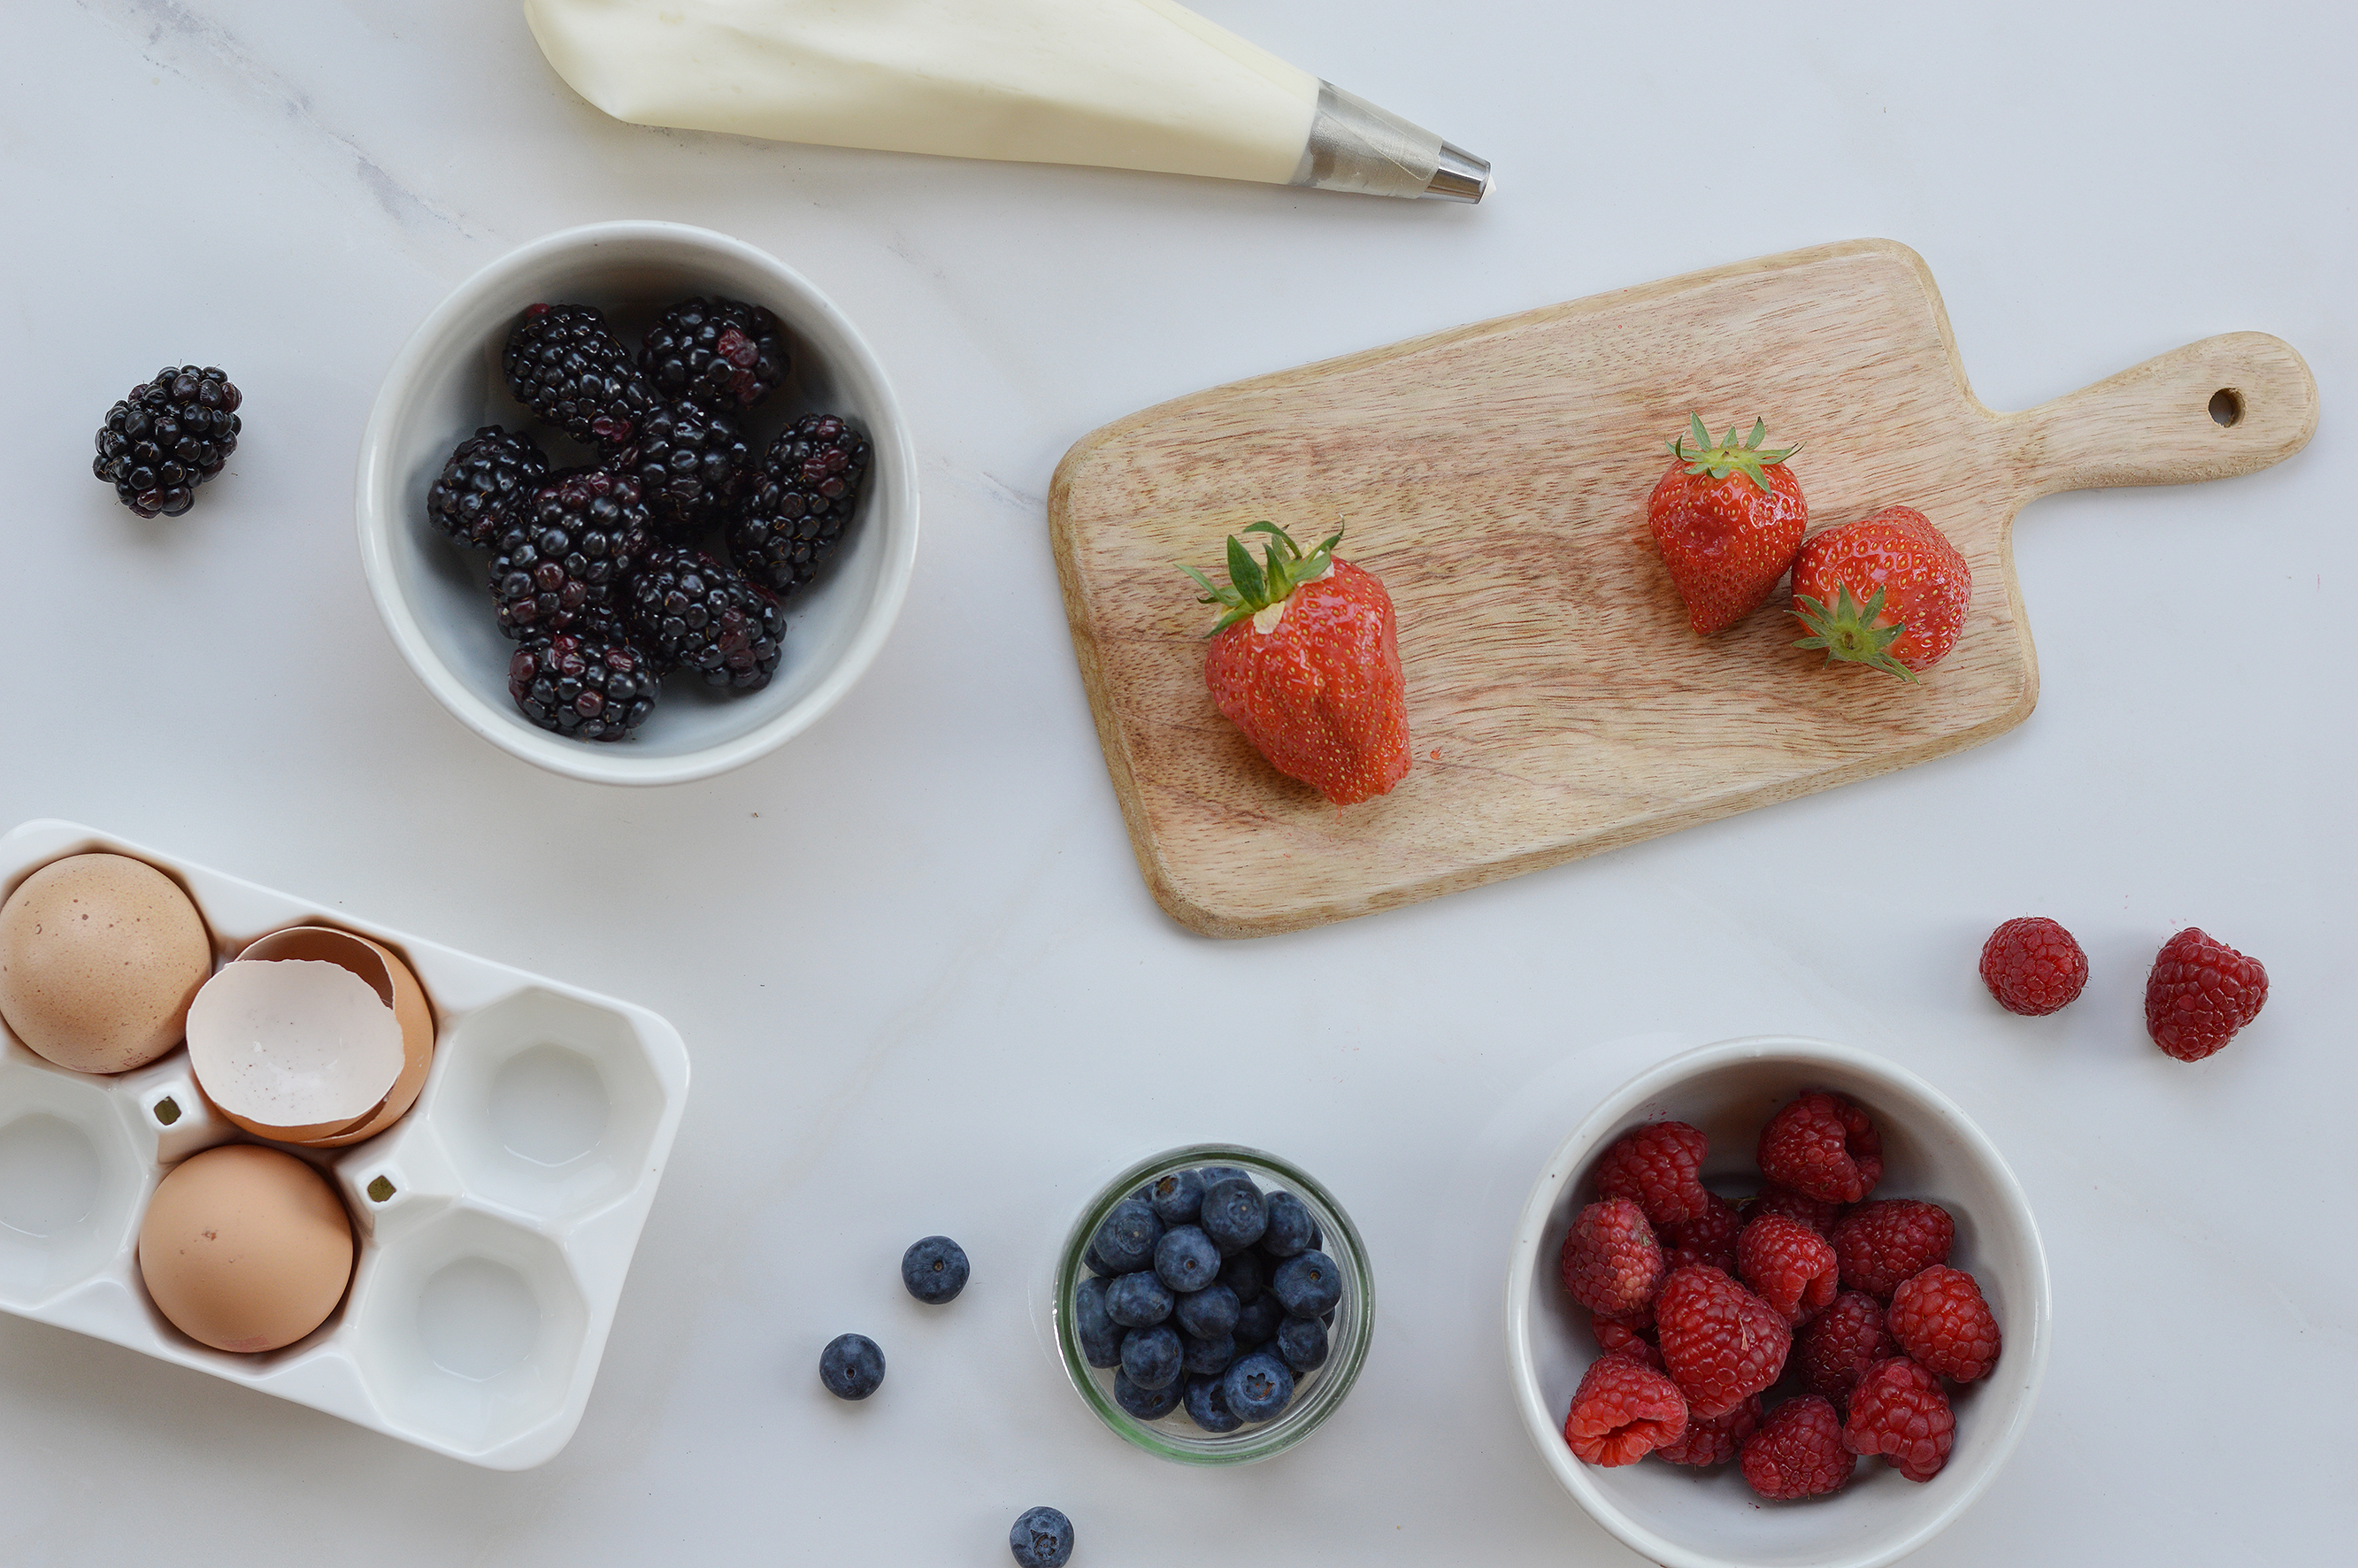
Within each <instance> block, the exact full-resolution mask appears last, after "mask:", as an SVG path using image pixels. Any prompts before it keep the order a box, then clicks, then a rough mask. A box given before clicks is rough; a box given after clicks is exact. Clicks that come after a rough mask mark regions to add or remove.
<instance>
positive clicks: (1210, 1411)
mask: <svg viewBox="0 0 2358 1568" xmlns="http://www.w3.org/2000/svg"><path fill="white" fill-rule="evenodd" d="M1185 1398H1186V1401H1187V1419H1188V1420H1189V1421H1192V1422H1195V1424H1196V1425H1197V1426H1200V1427H1202V1428H1203V1429H1204V1430H1205V1431H1206V1432H1213V1433H1219V1432H1234V1431H1236V1429H1237V1428H1238V1427H1240V1426H1242V1425H1244V1421H1243V1419H1242V1418H1241V1417H1239V1416H1238V1414H1237V1412H1236V1411H1232V1410H1230V1409H1229V1408H1228V1396H1227V1395H1225V1394H1223V1393H1221V1392H1220V1379H1217V1378H1190V1379H1187V1391H1186V1396H1185Z"/></svg>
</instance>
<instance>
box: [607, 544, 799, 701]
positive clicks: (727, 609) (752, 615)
mask: <svg viewBox="0 0 2358 1568" xmlns="http://www.w3.org/2000/svg"><path fill="white" fill-rule="evenodd" d="M628 624H629V626H630V629H631V633H632V634H633V637H634V638H636V640H637V641H638V643H639V645H640V646H641V647H643V648H644V649H646V650H647V651H648V652H649V653H650V654H653V655H654V657H655V659H656V661H657V662H658V663H659V664H661V665H663V666H664V667H665V668H670V667H672V666H674V665H680V666H684V667H686V668H687V669H691V670H694V671H695V672H696V673H697V674H698V675H699V676H703V677H704V683H705V684H706V685H707V686H719V687H730V688H731V689H733V690H736V691H759V690H761V689H762V688H763V687H765V686H767V685H769V684H770V676H771V674H772V673H773V671H775V670H776V669H777V667H778V655H779V654H780V652H781V644H782V642H783V639H784V636H785V630H786V619H785V616H784V613H783V612H781V611H780V610H779V609H778V601H777V600H775V599H773V598H772V597H771V596H770V594H769V591H768V590H767V589H763V588H762V587H760V586H759V585H757V584H755V583H752V582H749V581H747V580H746V578H745V575H744V573H742V572H741V571H739V570H738V569H737V568H734V567H732V566H730V565H729V564H727V563H726V562H724V561H716V560H714V559H713V558H712V557H710V556H708V555H706V554H705V553H704V552H703V551H701V550H691V549H686V548H683V547H682V546H677V545H657V546H655V547H654V549H653V550H652V551H650V552H649V553H648V556H647V558H646V560H645V562H644V564H643V565H642V566H641V567H640V568H639V570H638V573H637V575H636V576H635V577H633V579H631V594H630V606H629V611H628Z"/></svg>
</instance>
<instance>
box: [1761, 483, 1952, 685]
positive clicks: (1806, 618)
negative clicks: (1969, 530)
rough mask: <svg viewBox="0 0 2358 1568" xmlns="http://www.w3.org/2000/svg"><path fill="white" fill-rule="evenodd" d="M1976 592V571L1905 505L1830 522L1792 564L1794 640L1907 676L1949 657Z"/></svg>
mask: <svg viewBox="0 0 2358 1568" xmlns="http://www.w3.org/2000/svg"><path fill="white" fill-rule="evenodd" d="M1973 599H1974V572H1973V568H1971V567H1969V566H1967V565H1966V564H1965V557H1964V556H1963V554H1962V553H1961V552H1960V551H1959V550H1958V549H1957V546H1954V545H1952V544H1951V543H1949V541H1948V540H1947V539H1946V538H1945V537H1943V536H1942V533H1941V531H1940V530H1939V529H1938V528H1935V527H1933V526H1932V524H1931V519H1930V518H1928V517H1926V516H1925V515H1924V514H1922V513H1921V512H1919V511H1916V510H1915V509H1914V508H1913V507H1908V506H1887V507H1885V508H1884V509H1883V510H1882V511H1880V512H1878V513H1877V514H1875V515H1874V516H1872V517H1862V518H1861V519H1859V520H1858V521H1857V522H1855V523H1844V524H1842V525H1841V526H1839V527H1835V528H1828V529H1826V530H1825V531H1824V532H1823V533H1821V534H1818V535H1814V536H1813V537H1812V538H1811V539H1810V541H1809V542H1808V543H1807V544H1805V545H1803V546H1801V559H1799V560H1797V561H1795V562H1794V563H1793V613H1794V615H1795V616H1797V617H1799V618H1800V620H1801V624H1802V625H1804V626H1806V627H1808V628H1809V631H1810V635H1808V636H1806V637H1804V638H1802V639H1801V641H1799V642H1797V643H1794V644H1793V646H1795V647H1796V648H1823V649H1824V650H1825V651H1826V662H1827V663H1829V664H1832V663H1833V661H1834V660H1836V659H1844V660H1850V661H1855V662H1856V663H1859V664H1866V665H1874V666H1875V667H1876V668H1877V669H1879V670H1887V671H1888V672H1889V673H1891V674H1892V675H1895V676H1898V677H1899V678H1900V679H1901V680H1914V679H1915V678H1916V676H1917V673H1918V672H1919V671H1922V670H1929V669H1931V667H1932V666H1933V665H1937V664H1939V663H1940V662H1941V661H1942V659H1944V658H1947V657H1948V656H1949V650H1950V649H1951V648H1953V647H1955V646H1956V645H1957V633H1959V632H1961V631H1963V630H1964V625H1965V609H1966V607H1967V606H1968V605H1970V604H1971V603H1972V602H1973Z"/></svg>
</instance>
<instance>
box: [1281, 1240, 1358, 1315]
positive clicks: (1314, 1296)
mask: <svg viewBox="0 0 2358 1568" xmlns="http://www.w3.org/2000/svg"><path fill="white" fill-rule="evenodd" d="M1269 1288H1270V1290H1271V1292H1274V1293H1275V1295H1276V1296H1277V1300H1278V1304H1279V1305H1281V1306H1282V1307H1284V1308H1285V1310H1286V1312H1287V1313H1288V1314H1290V1315H1292V1316H1294V1317H1316V1316H1318V1315H1319V1314H1321V1313H1323V1312H1325V1311H1326V1309H1327V1308H1329V1307H1331V1306H1333V1305H1334V1304H1335V1303H1336V1302H1339V1301H1341V1300H1342V1299H1343V1273H1342V1271H1341V1270H1339V1269H1337V1268H1336V1267H1335V1260H1334V1259H1332V1258H1329V1257H1328V1256H1326V1254H1325V1253H1324V1252H1304V1253H1303V1254H1302V1255H1301V1256H1300V1257H1297V1258H1289V1259H1287V1260H1285V1261H1284V1262H1282V1263H1281V1264H1279V1265H1278V1268H1277V1277H1276V1278H1275V1279H1273V1280H1271V1281H1270V1282H1269Z"/></svg>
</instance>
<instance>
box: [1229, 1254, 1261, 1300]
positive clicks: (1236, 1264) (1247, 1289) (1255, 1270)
mask: <svg viewBox="0 0 2358 1568" xmlns="http://www.w3.org/2000/svg"><path fill="white" fill-rule="evenodd" d="M1220 1283H1222V1284H1224V1285H1226V1286H1228V1289H1230V1290H1232V1291H1234V1292H1237V1301H1238V1304H1239V1305H1243V1306H1250V1305H1251V1304H1252V1301H1253V1298H1254V1297H1255V1296H1257V1295H1259V1294H1260V1293H1261V1292H1263V1291H1265V1290H1267V1289H1268V1288H1269V1260H1268V1259H1266V1258H1264V1257H1262V1256H1261V1255H1260V1253H1258V1252H1238V1253H1237V1254H1235V1255H1234V1256H1233V1257H1231V1258H1229V1259H1228V1260H1227V1261H1226V1262H1224V1263H1222V1264H1221V1265H1220Z"/></svg>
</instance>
